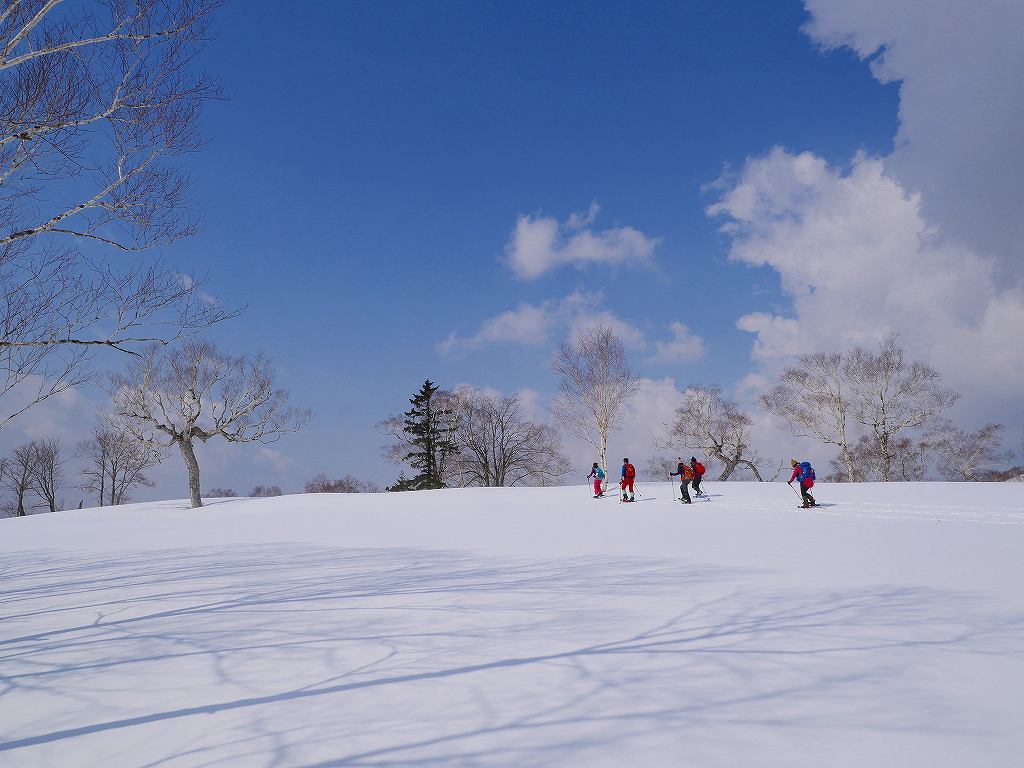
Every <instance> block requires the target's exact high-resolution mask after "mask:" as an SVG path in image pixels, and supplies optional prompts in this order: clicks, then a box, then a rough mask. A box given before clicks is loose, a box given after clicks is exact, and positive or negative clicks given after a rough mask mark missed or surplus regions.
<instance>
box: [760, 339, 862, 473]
mask: <svg viewBox="0 0 1024 768" xmlns="http://www.w3.org/2000/svg"><path fill="white" fill-rule="evenodd" d="M850 398H851V386H850V384H849V372H848V362H847V360H846V359H845V357H844V356H843V355H841V354H839V353H829V354H826V353H821V352H819V353H816V354H811V355H801V356H800V357H799V358H798V362H797V364H796V365H793V366H789V367H787V368H786V369H785V370H783V372H782V375H781V376H780V382H779V384H778V385H777V386H775V387H774V388H772V389H771V390H770V391H769V392H766V393H765V394H764V395H762V396H761V398H760V401H759V403H760V406H761V408H762V409H764V410H765V411H767V412H769V413H771V414H773V415H775V416H777V417H778V418H779V419H781V421H782V428H783V429H785V430H786V431H787V432H789V433H790V434H791V435H793V436H795V437H812V438H814V439H816V440H820V441H821V442H823V443H826V444H828V445H835V446H837V447H838V448H839V460H840V462H841V463H842V466H843V469H844V470H845V473H846V480H847V481H848V482H851V483H852V482H854V480H855V476H856V470H855V468H854V461H853V455H852V453H851V451H850V443H851V442H852V440H853V438H852V436H851V435H849V434H848V431H847V419H848V418H849V412H850V408H851V402H850Z"/></svg>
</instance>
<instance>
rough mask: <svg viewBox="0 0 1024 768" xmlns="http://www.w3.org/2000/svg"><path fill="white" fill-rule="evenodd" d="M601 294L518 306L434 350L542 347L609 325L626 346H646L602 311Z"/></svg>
mask: <svg viewBox="0 0 1024 768" xmlns="http://www.w3.org/2000/svg"><path fill="white" fill-rule="evenodd" d="M603 300H604V297H603V296H602V294H601V293H586V292H583V291H573V292H572V293H570V294H569V295H568V296H566V297H565V298H563V299H558V300H555V299H549V300H547V301H543V302H541V303H540V304H528V303H524V304H520V305H519V306H518V307H516V308H515V309H512V310H508V311H506V312H502V313H500V314H497V315H495V316H494V317H491V318H488V319H487V320H484V321H483V323H481V325H480V328H479V330H477V332H476V333H474V334H473V335H472V336H459V335H457V334H455V333H452V334H450V335H449V336H448V338H446V339H445V340H444V341H442V342H440V343H439V344H437V351H438V352H440V353H441V354H442V355H445V356H449V357H450V356H455V355H459V354H464V353H466V352H474V351H476V350H479V349H481V348H484V347H488V346H491V345H495V344H515V345H518V346H544V345H548V344H551V343H553V342H554V340H555V337H556V334H557V335H558V336H560V338H558V341H561V340H563V339H566V338H576V337H578V336H579V334H580V333H582V332H583V331H585V330H586V329H587V328H589V327H590V326H592V325H594V324H595V323H598V322H601V323H604V324H605V325H608V326H610V327H611V328H612V330H614V331H615V332H616V333H617V334H618V335H619V336H620V337H621V338H622V340H623V342H624V343H625V344H626V346H627V347H633V348H636V347H639V348H641V349H643V348H644V347H645V346H646V341H645V340H644V335H643V332H642V331H640V330H639V329H637V328H636V327H634V326H633V325H631V324H630V323H628V322H627V321H625V320H623V319H621V318H619V317H617V316H616V315H615V314H614V313H612V312H609V311H607V310H603V309H601V308H600V307H601V303H602V301H603Z"/></svg>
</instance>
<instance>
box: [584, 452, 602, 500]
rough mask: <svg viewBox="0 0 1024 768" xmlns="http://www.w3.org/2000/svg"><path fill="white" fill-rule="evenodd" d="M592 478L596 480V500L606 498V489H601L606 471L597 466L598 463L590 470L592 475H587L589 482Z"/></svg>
mask: <svg viewBox="0 0 1024 768" xmlns="http://www.w3.org/2000/svg"><path fill="white" fill-rule="evenodd" d="M590 478H594V498H595V499H600V498H601V497H602V496H604V488H602V487H601V484H602V483H603V482H604V470H603V469H601V467H599V466H598V465H597V462H596V461H595V462H594V466H593V468H592V469H591V470H590V474H589V475H587V479H588V480H589V479H590Z"/></svg>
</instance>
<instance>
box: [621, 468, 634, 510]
mask: <svg viewBox="0 0 1024 768" xmlns="http://www.w3.org/2000/svg"><path fill="white" fill-rule="evenodd" d="M635 478H636V467H634V466H633V465H632V464H630V463H629V459H623V460H622V482H620V483H619V486H620V487H621V488H622V500H623V501H636V499H635V498H633V480H634V479H635ZM627 490H628V491H629V496H628V497H627V496H626V491H627Z"/></svg>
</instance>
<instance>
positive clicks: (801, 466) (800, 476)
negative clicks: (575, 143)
mask: <svg viewBox="0 0 1024 768" xmlns="http://www.w3.org/2000/svg"><path fill="white" fill-rule="evenodd" d="M789 463H790V465H791V466H792V467H793V475H792V476H791V477H790V478H789V485H790V486H792V485H793V481H794V480H799V481H800V498H801V499H803V502H804V503H803V504H802V505H801V507H802V508H803V509H807V508H808V507H813V506H814V505H815V504H816V503H817V502H815V501H814V497H813V496H811V494H810V493H809V491H810V489H811V488H813V487H814V467H812V466H811V462H809V461H797V460H796V459H793V460H792V461H790V462H789Z"/></svg>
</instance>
